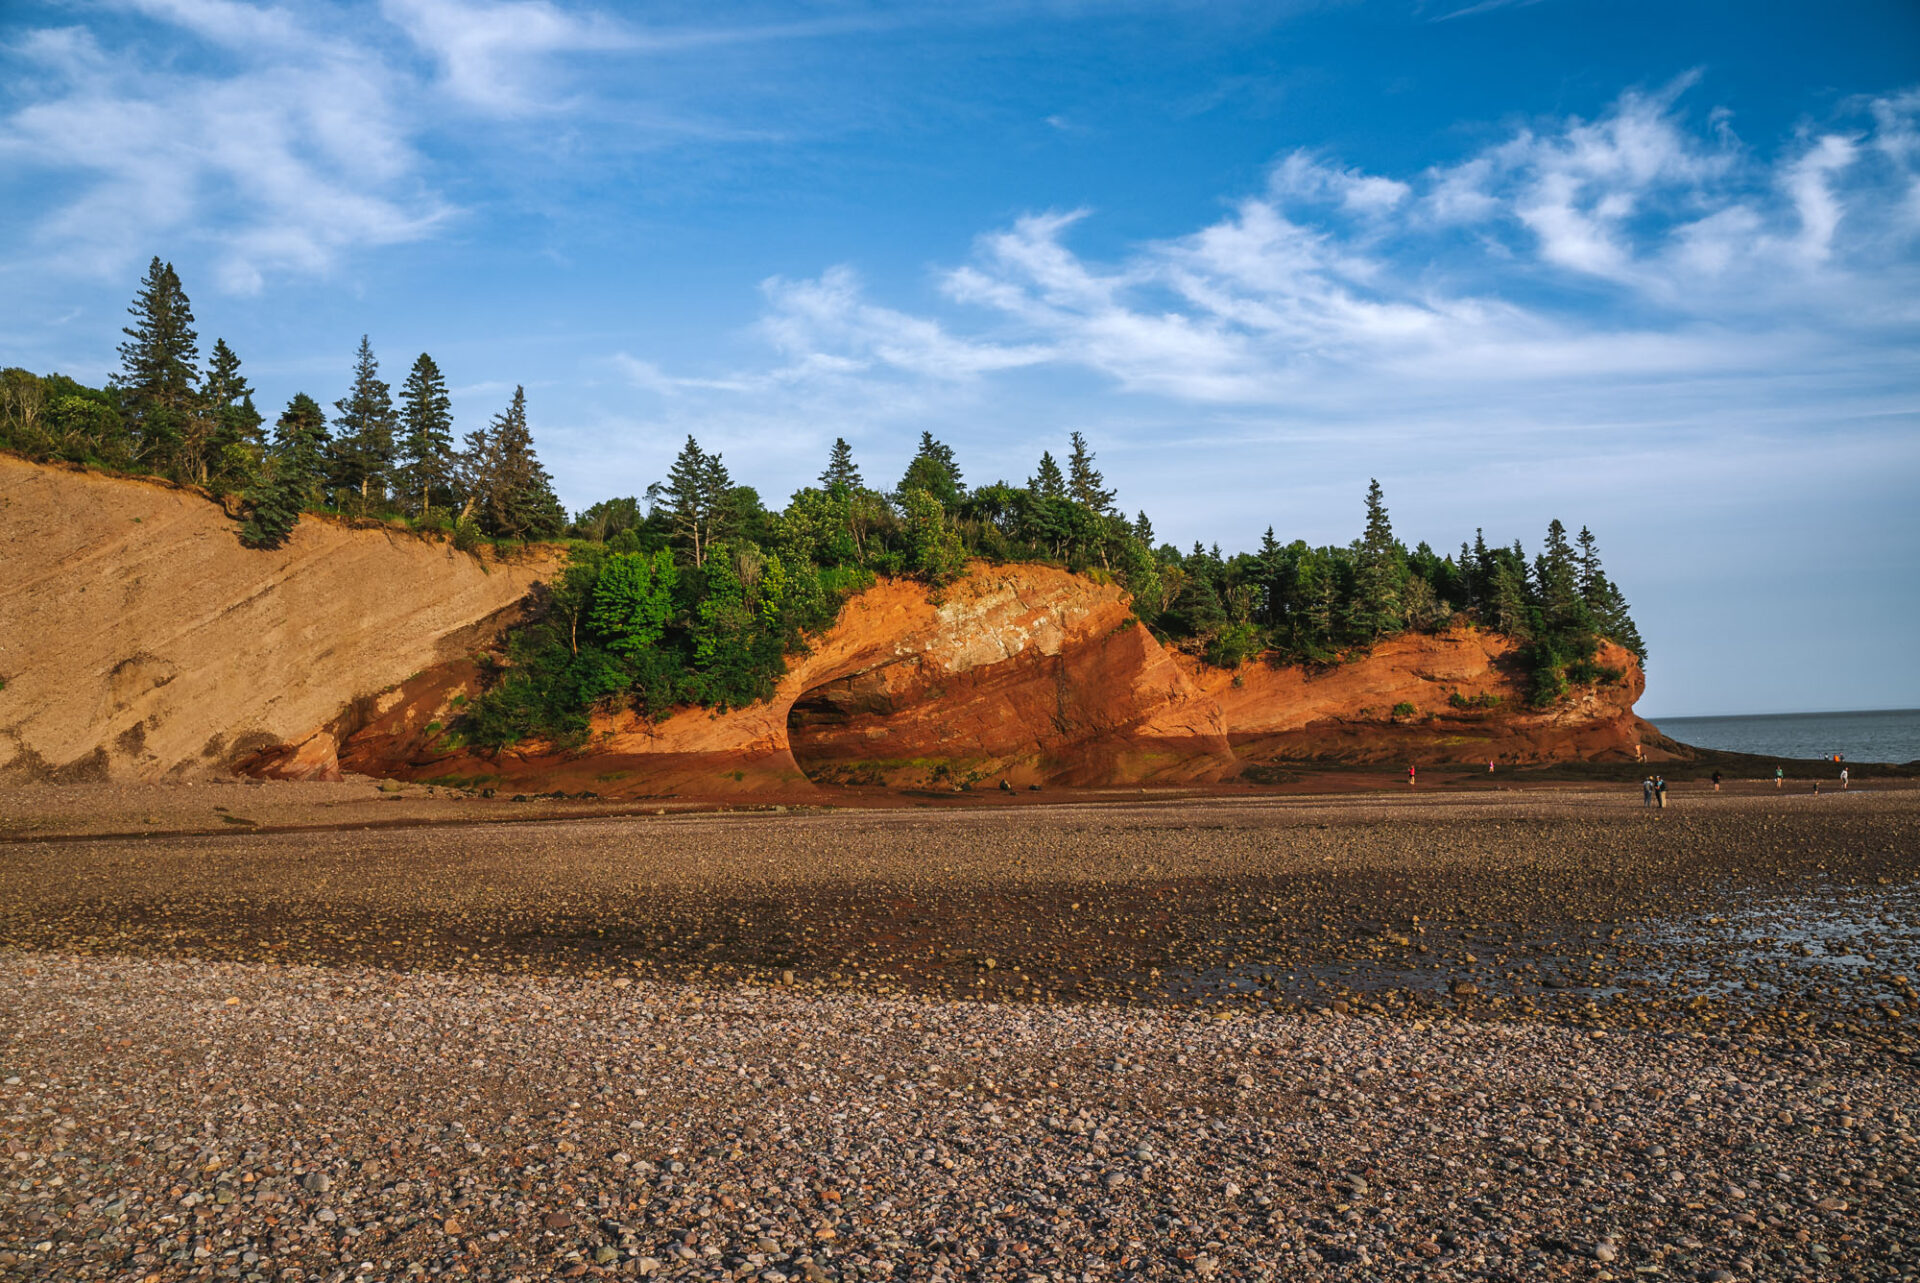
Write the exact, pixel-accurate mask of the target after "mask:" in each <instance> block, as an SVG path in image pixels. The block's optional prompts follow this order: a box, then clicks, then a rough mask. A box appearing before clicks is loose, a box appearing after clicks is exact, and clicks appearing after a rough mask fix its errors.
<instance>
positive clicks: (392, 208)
mask: <svg viewBox="0 0 1920 1283" xmlns="http://www.w3.org/2000/svg"><path fill="white" fill-rule="evenodd" d="M84 16H85V17H87V18H88V21H87V22H85V23H84V24H77V25H61V26H42V27H38V28H28V29H24V30H21V31H20V32H19V33H18V34H17V35H15V36H14V37H13V38H12V39H11V40H9V41H8V42H7V43H6V44H4V45H0V65H4V67H5V69H6V70H7V71H8V72H10V73H11V74H10V75H9V76H7V77H5V78H4V79H0V160H4V161H5V162H6V163H7V164H8V165H9V166H10V167H11V169H12V170H13V172H14V173H16V174H19V175H23V176H27V175H31V176H32V178H33V180H34V181H35V182H36V184H37V190H39V191H42V192H44V194H45V195H44V199H42V200H40V201H39V202H37V204H38V205H39V206H40V208H39V209H38V210H37V211H35V213H34V215H33V216H32V218H31V220H30V224H29V226H28V227H27V228H26V234H27V236H28V238H29V239H30V242H31V249H30V251H29V252H30V253H31V254H32V256H33V259H32V261H33V263H34V265H35V267H36V269H37V270H41V269H44V268H46V267H47V266H49V265H51V266H53V267H55V268H57V269H59V270H65V271H70V272H76V273H81V274H86V275H93V276H124V275H125V274H126V273H127V272H128V270H129V269H130V268H131V267H133V266H134V265H135V264H137V263H138V262H139V261H141V260H143V259H144V258H145V257H146V256H147V254H149V253H152V252H153V250H154V249H155V248H156V247H162V246H165V247H170V248H169V253H170V254H173V253H180V252H183V250H184V249H185V247H186V245H187V244H197V245H199V246H201V247H202V248H203V249H204V251H205V253H206V255H207V256H208V257H209V258H210V259H211V261H212V264H213V266H214V269H215V272H216V279H217V282H218V283H219V284H220V285H221V286H222V287H223V288H226V289H229V290H234V291H240V292H249V291H254V290H258V289H259V288H260V287H261V286H262V284H263V283H264V282H265V281H267V280H268V279H269V278H272V277H275V276H280V275H298V274H315V273H324V272H327V271H329V270H331V269H333V268H334V267H336V266H337V265H338V264H339V263H340V262H341V261H342V260H343V259H344V258H345V257H346V256H348V255H351V254H352V253H354V252H356V251H360V250H366V249H372V248H378V247H382V246H391V245H396V244H405V243H408V242H413V241H418V240H421V239H424V238H427V237H430V236H434V235H436V234H439V233H440V232H442V231H443V230H445V229H446V228H447V227H449V226H450V225H452V224H454V223H455V222H456V221H458V219H459V217H460V215H461V213H462V210H461V208H460V206H461V201H460V200H459V199H458V198H457V197H455V196H454V195H453V194H451V193H452V192H453V190H454V189H455V188H457V187H464V188H471V187H472V186H473V185H474V184H473V183H472V181H471V178H472V175H471V174H470V173H460V174H450V173H448V172H447V171H446V170H445V169H443V168H442V167H441V165H440V164H439V163H437V158H440V157H443V156H444V155H445V154H447V152H448V151H450V150H451V151H453V152H457V153H458V154H459V155H461V156H462V158H463V161H464V163H465V164H466V165H467V166H469V167H471V166H474V165H479V166H482V167H491V168H492V170H494V171H495V172H491V173H489V174H488V175H487V178H488V180H489V181H490V183H491V184H492V186H493V187H494V189H495V190H496V191H497V190H498V189H499V188H501V187H505V188H506V189H507V190H508V191H511V190H512V189H513V187H514V182H515V174H516V173H517V172H518V171H519V169H521V168H526V166H525V165H524V162H526V161H528V160H530V159H531V160H533V161H536V162H542V163H544V161H546V160H547V159H548V158H549V157H550V155H551V151H552V148H553V147H554V145H555V140H556V135H555V133H554V130H556V129H559V130H561V131H563V134H564V137H565V139H566V143H565V145H566V147H567V148H569V149H574V150H577V149H579V148H582V147H587V148H591V147H593V146H607V147H614V148H625V147H631V146H633V145H635V144H636V142H637V141H640V140H644V139H650V138H658V139H676V138H677V139H694V140H698V141H700V142H702V143H705V144H714V143H720V142H725V141H728V140H735V141H737V140H741V139H755V138H759V137H761V136H762V134H761V132H760V131H757V130H755V129H752V128H748V127H744V126H739V125H735V124H730V123H728V122H727V121H726V120H725V119H724V116H725V106H724V104H725V99H724V95H723V94H721V93H720V92H719V91H718V90H716V89H713V87H711V86H703V87H702V91H703V93H704V95H705V96H704V97H702V95H701V94H700V93H695V94H693V97H695V98H700V99H701V101H702V102H707V103H719V104H720V109H719V114H718V115H713V114H708V113H703V111H702V109H701V107H700V106H698V105H693V104H691V103H689V102H686V101H665V102H654V101H651V100H650V99H649V97H648V94H647V90H646V83H647V73H648V71H649V69H651V68H657V67H658V66H659V65H660V64H661V61H662V60H664V59H667V58H670V57H674V56H676V55H678V56H682V57H683V58H692V57H697V56H699V55H700V52H701V51H703V50H710V49H713V48H715V47H717V46H722V45H763V44H776V43H777V42H780V41H783V40H807V39H814V38H817V37H819V36H822V35H827V34H831V33H833V32H836V31H843V30H848V29H851V28H852V27H855V26H858V25H861V24H863V23H871V22H874V21H876V20H877V19H876V18H874V17H873V16H871V15H866V14H863V13H860V12H850V13H846V14H841V15H838V16H831V15H830V16H828V17H826V18H821V19H815V20H809V21H800V22H792V21H789V22H765V21H742V22H738V23H734V24H731V25H729V24H727V23H724V22H717V23H710V24H701V23H697V22H696V23H690V24H686V25H680V26H671V27H669V26H647V25H643V24H642V23H640V22H638V21H636V20H635V19H634V18H633V17H632V16H631V15H628V14H625V13H622V12H620V11H618V10H616V9H608V8H595V7H590V6H568V5H563V4H558V3H553V2H552V0H381V3H380V4H379V6H378V8H377V9H376V10H367V9H362V8H345V7H339V6H332V5H326V4H320V3H315V2H311V0H286V2H285V3H247V2H245V0H103V3H102V4H101V5H99V6H97V7H95V8H94V9H91V10H88V11H85V12H84ZM682 88H683V92H682V95H681V96H682V98H686V97H687V96H688V95H687V92H685V91H684V78H683V80H682ZM516 122H518V123H522V124H525V125H527V128H525V129H523V130H520V131H518V132H503V131H502V130H501V129H500V128H499V126H501V125H502V124H506V123H516ZM535 167H539V166H538V165H536V166H535ZM484 185H485V184H483V186H484Z"/></svg>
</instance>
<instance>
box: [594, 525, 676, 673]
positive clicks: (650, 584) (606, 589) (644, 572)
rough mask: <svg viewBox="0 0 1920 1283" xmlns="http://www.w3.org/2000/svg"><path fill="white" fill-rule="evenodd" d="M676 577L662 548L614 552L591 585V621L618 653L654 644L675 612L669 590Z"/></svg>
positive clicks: (669, 556)
mask: <svg viewBox="0 0 1920 1283" xmlns="http://www.w3.org/2000/svg"><path fill="white" fill-rule="evenodd" d="M678 582H679V577H678V572H677V571H676V570H675V569H674V564H673V554H672V553H671V552H669V551H667V550H666V549H665V548H662V549H660V550H659V551H657V552H655V553H653V554H651V555H648V554H646V553H638V552H634V553H612V554H609V555H608V557H607V559H606V561H605V562H604V563H603V564H602V566H601V569H600V578H599V582H598V583H597V584H596V585H595V586H594V592H593V611H592V614H591V615H590V617H589V618H590V622H591V624H592V626H593V630H594V632H596V633H598V634H599V635H600V636H601V637H603V638H604V639H605V640H606V645H607V649H608V650H610V651H612V652H613V653H615V654H616V655H622V656H627V657H632V656H634V655H637V654H638V653H639V652H641V651H643V650H647V649H650V648H651V647H653V646H657V645H658V644H659V642H660V638H661V637H662V636H663V635H664V634H665V632H666V629H667V621H668V620H670V619H671V618H672V617H673V590H674V586H675V585H676V584H677V583H678Z"/></svg>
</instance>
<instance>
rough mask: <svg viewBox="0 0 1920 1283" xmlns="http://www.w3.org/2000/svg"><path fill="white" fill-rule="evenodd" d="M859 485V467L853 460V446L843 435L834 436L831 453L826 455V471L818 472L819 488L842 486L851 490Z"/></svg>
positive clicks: (828, 488)
mask: <svg viewBox="0 0 1920 1283" xmlns="http://www.w3.org/2000/svg"><path fill="white" fill-rule="evenodd" d="M860 485H861V482H860V468H859V466H858V465H857V464H855V463H854V461H853V447H852V446H850V445H848V444H847V439H846V438H845V437H835V438H834V439H833V453H831V454H830V455H828V456H827V468H826V471H825V472H822V473H821V474H820V488H821V489H822V490H831V489H833V488H834V487H835V486H844V487H846V488H847V489H848V490H850V491H851V490H858V489H859V488H860Z"/></svg>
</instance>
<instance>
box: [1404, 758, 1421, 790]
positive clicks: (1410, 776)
mask: <svg viewBox="0 0 1920 1283" xmlns="http://www.w3.org/2000/svg"><path fill="white" fill-rule="evenodd" d="M1418 770H1419V768H1418V767H1416V766H1414V765H1412V764H1411V763H1409V764H1408V765H1407V787H1408V788H1412V787H1413V781H1414V777H1415V774H1416V773H1417V772H1418Z"/></svg>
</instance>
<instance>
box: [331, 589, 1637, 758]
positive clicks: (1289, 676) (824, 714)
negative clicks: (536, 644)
mask: <svg viewBox="0 0 1920 1283" xmlns="http://www.w3.org/2000/svg"><path fill="white" fill-rule="evenodd" d="M1514 650H1515V646H1514V643H1513V642H1512V641H1511V640H1509V639H1507V638H1504V637H1501V636H1499V635H1497V634H1493V633H1487V632H1482V631H1479V630H1475V629H1470V628H1459V629H1455V630H1453V631H1451V632H1447V633H1443V634H1439V635H1431V636H1429V635H1417V636H1406V637H1400V638H1395V639H1393V640H1391V641H1388V642H1385V643H1383V644H1381V645H1380V646H1378V647H1376V648H1375V649H1374V650H1373V651H1372V653H1370V654H1368V655H1366V656H1363V657H1360V658H1357V659H1354V660H1351V661H1349V662H1347V663H1344V664H1340V665H1337V666H1331V667H1327V668H1324V669H1314V670H1308V669H1302V668H1299V667H1274V666H1271V665H1269V664H1267V663H1265V662H1262V661H1254V662H1250V663H1248V664H1244V665H1242V666H1241V667H1240V668H1238V669H1236V670H1231V671H1229V670H1223V669H1216V668H1210V667H1208V666H1206V665H1204V664H1202V663H1200V662H1199V661H1197V660H1195V659H1193V658H1191V657H1190V656H1187V655H1184V654H1181V653H1179V652H1177V651H1173V650H1170V649H1168V648H1167V647H1164V646H1162V645H1161V644H1160V642H1158V641H1157V640H1155V639H1154V637H1153V636H1152V634H1151V633H1149V632H1148V631H1147V629H1145V628H1144V627H1142V626H1141V625H1139V624H1138V623H1137V622H1136V621H1134V620H1133V618H1132V616H1131V613H1130V611H1129V609H1128V606H1127V602H1126V598H1125V595H1124V594H1123V593H1122V592H1121V591H1120V590H1119V589H1118V588H1115V587H1112V586H1103V585H1099V584H1095V583H1092V582H1090V581H1088V580H1085V579H1082V578H1079V577H1077V576H1073V575H1069V574H1067V573H1066V572H1064V571H1061V570H1057V569H1053V568H1051V567H1046V566H1032V565H1016V566H1001V567H985V566H976V567H975V568H974V569H973V571H972V572H971V573H970V574H968V575H967V576H966V577H965V578H964V579H962V580H961V581H960V582H958V583H956V584H954V585H953V586H951V587H950V588H948V589H947V590H946V591H945V593H944V594H943V595H942V597H941V600H940V602H939V604H937V605H936V604H935V603H933V602H932V601H930V600H929V598H928V594H927V590H926V588H925V587H924V586H923V585H920V584H916V583H910V582H892V583H882V584H880V585H878V586H876V587H875V588H873V589H871V590H869V591H868V592H866V593H864V594H862V595H861V596H860V597H858V598H856V599H855V600H853V601H852V602H850V603H849V604H848V605H847V607H846V609H845V610H844V611H843V612H842V614H841V616H840V619H839V620H838V621H837V622H836V623H835V625H834V627H833V628H832V629H830V630H829V631H828V632H827V633H826V634H825V635H824V636H823V637H820V638H818V639H816V641H815V644H814V648H813V650H812V653H810V654H807V655H802V656H796V657H795V658H794V659H793V660H792V664H791V669H790V671H789V673H788V674H787V676H786V678H785V679H784V680H783V681H782V682H781V683H780V685H779V688H778V690H777V691H776V693H775V695H774V698H773V699H771V700H769V701H767V702H766V703H763V704H758V705H755V706H754V707H752V708H748V709H741V710H737V711H734V712H729V713H718V714H716V713H710V712H707V711H705V710H700V709H687V710H682V711H680V712H678V713H676V714H674V715H672V716H670V717H668V718H666V719H664V720H662V721H659V722H648V721H647V720H645V719H643V718H641V717H639V716H638V715H636V714H634V713H631V712H622V713H617V714H608V715H603V716H601V717H598V718H596V719H595V721H594V725H593V729H592V731H591V733H590V734H589V736H588V738H587V740H586V742H585V743H584V744H582V745H580V746H579V747H577V748H572V749H562V748H556V747H554V746H551V745H544V744H527V745H522V746H519V747H517V748H515V749H511V750H507V751H505V752H502V753H498V754H494V753H488V752H480V751H474V750H466V749H462V748H458V747H449V745H450V744H451V743H453V742H454V741H455V738H456V737H455V736H454V735H453V733H452V732H451V731H450V728H451V727H453V725H454V723H455V721H456V719H457V717H458V715H459V711H460V703H461V702H463V701H464V700H466V699H469V698H471V697H472V696H473V695H474V694H475V693H477V692H478V690H479V689H480V687H479V680H480V671H479V669H478V668H477V666H475V665H472V664H467V665H464V666H454V667H449V668H446V669H442V670H437V671H435V672H431V673H427V674H423V675H422V676H420V677H419V678H417V679H415V680H414V681H413V682H411V683H408V684H407V685H405V686H402V687H400V688H398V689H396V690H393V691H390V692H387V693H386V694H384V695H382V696H381V697H380V698H379V699H378V700H376V701H373V702H372V703H371V704H370V705H369V707H368V709H367V712H368V717H367V720H366V723H365V725H364V726H363V728H362V729H361V730H360V731H358V732H357V733H356V734H354V735H353V736H352V737H351V738H350V739H349V741H348V743H347V746H346V748H345V750H344V752H343V755H342V760H343V763H344V764H345V766H346V767H347V769H350V770H360V771H365V772H366V773H368V774H375V775H400V776H403V777H407V778H413V779H444V780H461V781H472V782H479V783H487V784H496V785H499V786H502V787H512V788H516V789H524V790H529V791H546V790H553V789H558V790H564V791H568V792H578V791H591V792H595V793H600V794H602V795H604V796H638V795H647V794H658V793H666V792H686V793H714V792H734V791H764V790H777V789H787V790H805V789H807V788H809V787H811V785H813V784H816V783H819V784H835V783H861V784H886V785H892V786H896V787H899V786H919V787H925V786H932V787H949V786H955V785H958V784H962V783H969V782H976V783H977V782H982V781H988V782H993V781H998V780H1002V779H1004V780H1007V781H1008V782H1009V783H1011V784H1012V785H1014V786H1021V785H1025V784H1028V783H1048V784H1056V785H1104V784H1138V783H1147V782H1194V781H1221V780H1229V779H1234V778H1237V777H1239V776H1241V775H1242V774H1243V773H1244V772H1245V771H1246V770H1247V768H1248V767H1249V766H1254V767H1258V766H1260V765H1262V764H1266V763H1271V762H1287V761H1300V760H1309V759H1317V760H1328V761H1351V762H1377V761H1387V760H1391V761H1395V762H1401V761H1409V760H1416V761H1420V762H1427V763H1435V762H1481V761H1485V760H1487V759H1488V758H1489V757H1494V758H1498V759H1499V760H1500V761H1502V762H1504V763H1506V764H1509V765H1512V764H1515V763H1531V762H1543V761H1555V760H1565V759H1569V758H1582V759H1592V758H1613V759H1622V758H1629V757H1631V756H1633V752H1634V746H1635V745H1636V744H1637V743H1645V744H1649V745H1651V744H1654V743H1657V742H1659V736H1658V733H1657V732H1655V731H1653V730H1652V728H1650V727H1648V726H1646V724H1645V723H1643V722H1641V721H1640V720H1639V719H1638V718H1636V717H1635V716H1634V715H1633V712H1632V707H1633V703H1634V701H1635V700H1636V699H1637V698H1638V697H1639V695H1640V692H1641V689H1642V686H1643V680H1642V678H1641V675H1640V671H1639V668H1638V666H1637V665H1636V664H1635V663H1634V660H1633V657H1632V656H1631V655H1628V654H1627V653H1626V652H1625V651H1623V650H1620V649H1619V648H1618V647H1609V648H1607V649H1606V650H1605V652H1604V653H1603V654H1602V655H1601V656H1600V659H1601V662H1602V663H1603V664H1606V665H1609V666H1614V667H1617V668H1619V669H1620V670H1621V672H1622V674H1623V677H1622V679H1621V680H1620V681H1619V682H1617V683H1614V684H1611V685H1602V686H1596V687H1591V688H1585V689H1581V690H1578V691H1576V692H1575V693H1574V694H1572V695H1570V696H1569V697H1568V698H1567V699H1566V700H1564V701H1562V702H1561V703H1560V704H1557V705H1556V706H1555V707H1553V708H1551V709H1548V710H1544V711H1534V710H1531V709H1528V708H1526V707H1525V678H1524V674H1523V673H1522V672H1521V671H1520V669H1519V666H1518V664H1517V663H1516V661H1515V657H1514ZM1454 696H1458V697H1459V701H1460V702H1461V703H1465V704H1466V705H1467V707H1465V708H1462V707H1458V706H1456V703H1455V701H1454V699H1453V697H1454ZM1402 705H1412V707H1413V709H1414V712H1413V713H1412V714H1407V713H1405V712H1404V711H1401V712H1399V713H1396V712H1395V709H1396V707H1398V706H1402ZM1255 774H1256V775H1257V774H1258V772H1257V771H1256V772H1255Z"/></svg>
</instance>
